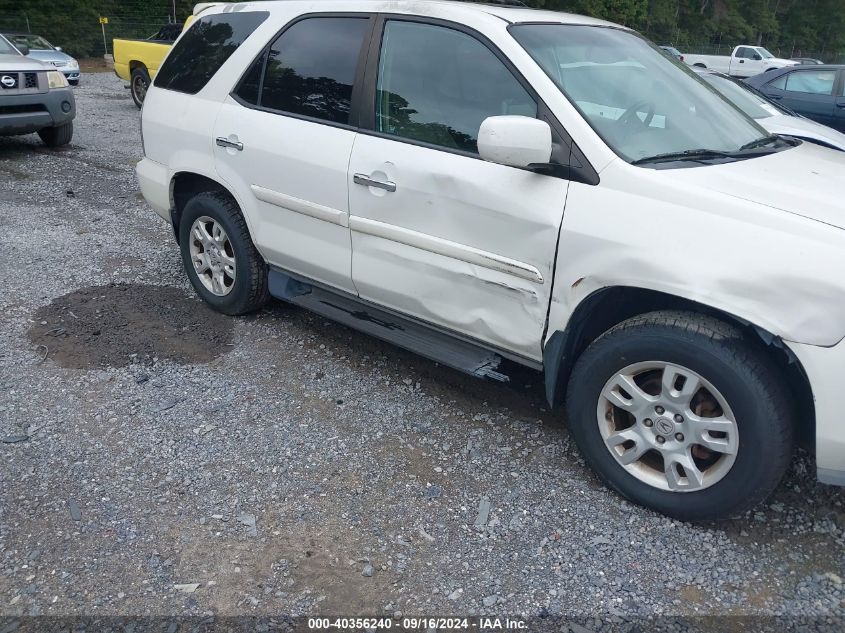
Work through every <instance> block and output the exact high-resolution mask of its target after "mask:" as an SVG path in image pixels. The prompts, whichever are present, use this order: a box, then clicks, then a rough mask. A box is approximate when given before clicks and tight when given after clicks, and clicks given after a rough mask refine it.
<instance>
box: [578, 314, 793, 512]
mask: <svg viewBox="0 0 845 633" xmlns="http://www.w3.org/2000/svg"><path fill="white" fill-rule="evenodd" d="M786 394H787V388H786V385H784V384H783V379H782V377H781V375H780V374H779V373H778V372H777V371H776V370H775V369H774V368H773V367H772V365H771V363H770V362H768V359H767V358H766V357H765V356H764V355H763V354H762V353H761V352H760V351H759V350H758V349H757V348H756V347H754V346H753V345H751V344H750V343H749V342H748V341H746V340H745V339H744V337H743V335H742V333H741V332H740V331H739V330H738V329H736V328H734V327H732V326H730V325H727V324H726V323H724V322H722V321H719V320H717V319H715V318H712V317H708V316H704V315H701V314H696V313H693V312H652V313H649V314H645V315H641V316H637V317H634V318H631V319H629V320H627V321H625V322H623V323H621V324H619V325H617V326H615V327H614V328H612V329H611V330H609V331H608V332H606V333H604V334H603V335H602V336H600V337H599V338H598V339H597V340H596V341H594V342H593V343H592V344H591V345H590V346H589V347H588V348H587V350H586V351H585V352H584V353H583V354H582V355H581V357H580V358H579V359H578V361H577V362H576V365H575V367H574V369H573V372H572V376H571V379H570V382H569V386H568V388H567V415H568V418H569V424H570V427H571V429H572V434H573V436H574V437H575V440H576V442H577V444H578V446H579V448H580V449H581V452H582V453H583V455H584V457H585V459H586V461H587V462H588V463H589V465H590V466H591V467H592V468H593V469H594V470H595V471H596V472H597V473H598V474H599V476H600V477H601V478H602V479H603V480H604V481H605V482H606V483H607V484H608V485H609V486H610V487H611V488H613V489H614V490H616V491H618V492H619V493H621V494H622V495H623V496H624V497H626V498H628V499H630V500H631V501H633V502H635V503H638V504H640V505H643V506H646V507H649V508H652V509H654V510H656V511H658V512H661V513H663V514H666V515H668V516H671V517H674V518H677V519H680V520H683V521H707V520H718V519H726V518H730V517H732V516H735V515H737V514H740V513H742V512H745V511H747V510H749V509H751V508H753V507H754V506H755V505H757V504H758V503H759V502H760V501H762V500H763V499H765V498H766V497H767V496H768V495H769V494H770V493H771V492H772V491H773V490H774V489H775V487H776V486H777V484H778V483H779V482H780V480H781V478H782V477H783V475H784V473H785V472H786V469H787V467H788V465H789V461H790V458H791V456H792V448H793V423H792V419H791V416H790V411H791V407H790V401H789V399H788V398H787V396H786Z"/></svg>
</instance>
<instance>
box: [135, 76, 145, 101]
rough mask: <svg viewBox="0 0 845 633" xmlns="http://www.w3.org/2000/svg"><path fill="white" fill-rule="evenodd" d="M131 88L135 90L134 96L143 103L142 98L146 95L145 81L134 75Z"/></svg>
mask: <svg viewBox="0 0 845 633" xmlns="http://www.w3.org/2000/svg"><path fill="white" fill-rule="evenodd" d="M133 90H134V92H135V98H137V99H138V101H139V102H142V103H143V101H144V98H145V97H146V96H147V82H146V81H144V78H143V77H135V81H134V82H133Z"/></svg>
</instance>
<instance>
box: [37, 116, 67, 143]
mask: <svg viewBox="0 0 845 633" xmlns="http://www.w3.org/2000/svg"><path fill="white" fill-rule="evenodd" d="M38 136H39V137H40V138H41V140H42V141H43V142H44V144H45V145H46V146H47V147H59V146H60V145H67V144H68V143H70V142H71V140H72V139H73V121H68V122H67V123H64V124H62V125H57V126H55V127H45V128H44V129H43V130H38Z"/></svg>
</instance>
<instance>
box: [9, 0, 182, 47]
mask: <svg viewBox="0 0 845 633" xmlns="http://www.w3.org/2000/svg"><path fill="white" fill-rule="evenodd" d="M107 17H108V24H100V16H99V15H96V14H93V15H91V14H84V15H64V14H62V13H61V12H58V11H57V12H53V13H51V14H50V15H49V17H48V16H40V17H38V18H36V17H35V16H32V17H30V16H28V15H27V14H25V13H17V14H15V13H13V14H11V15H0V33H35V34H37V35H41V36H43V37H45V38H46V39H47V40H48V41H49V42H50V43H51V44H52V45H53V46H60V47H61V48H62V49H63V50H64V51H66V52H67V53H68V54H70V55H73V56H74V57H102V56H103V55H106V54H109V55H110V54H112V40H114V39H146V38H148V37H151V36H153V35H155V34H156V33H157V32H158V30H159V29H160V28H161V27H162V26H164V25H165V24H168V23H171V22H173V18H172V17H171V16H169V15H167V14H162V15H160V16H155V15H154V16H147V15H144V16H141V15H132V14H128V15H110V16H107Z"/></svg>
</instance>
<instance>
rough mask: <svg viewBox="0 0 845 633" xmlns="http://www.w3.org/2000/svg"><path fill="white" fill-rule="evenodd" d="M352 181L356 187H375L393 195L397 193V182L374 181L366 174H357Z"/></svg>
mask: <svg viewBox="0 0 845 633" xmlns="http://www.w3.org/2000/svg"><path fill="white" fill-rule="evenodd" d="M352 181H353V182H354V183H355V184H356V185H363V186H365V187H375V188H376V189H384V190H385V191H389V192H391V193H393V192H394V191H396V183H395V182H390V181H389V180H388V181H387V182H384V181H381V180H373V179H372V178H370V177H369V176H367V175H366V174H355V175H354V176H353V177H352Z"/></svg>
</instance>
